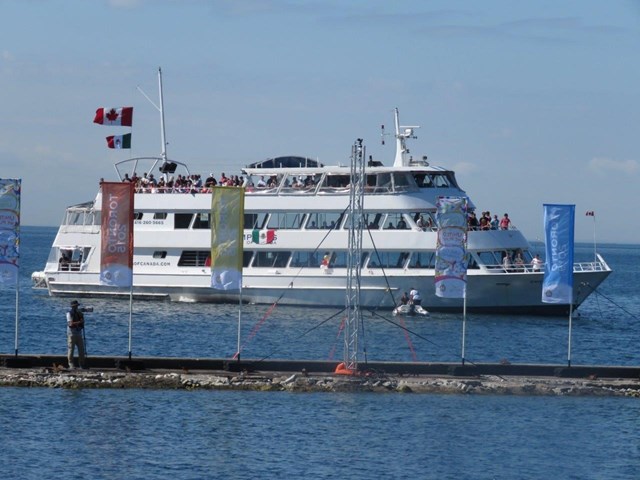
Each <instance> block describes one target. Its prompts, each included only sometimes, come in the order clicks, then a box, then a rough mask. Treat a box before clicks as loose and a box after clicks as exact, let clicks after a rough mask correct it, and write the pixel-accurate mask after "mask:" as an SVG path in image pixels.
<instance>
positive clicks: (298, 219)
mask: <svg viewBox="0 0 640 480" xmlns="http://www.w3.org/2000/svg"><path fill="white" fill-rule="evenodd" d="M303 220H304V214H302V213H272V214H271V216H270V217H269V223H268V224H267V228H270V229H278V228H280V229H289V230H291V229H298V228H300V227H301V226H302V221H303Z"/></svg>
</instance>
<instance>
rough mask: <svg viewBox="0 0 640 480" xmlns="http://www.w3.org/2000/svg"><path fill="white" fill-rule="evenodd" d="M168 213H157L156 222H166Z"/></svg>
mask: <svg viewBox="0 0 640 480" xmlns="http://www.w3.org/2000/svg"><path fill="white" fill-rule="evenodd" d="M166 218H167V212H156V213H154V214H153V219H154V220H166Z"/></svg>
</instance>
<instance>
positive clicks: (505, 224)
mask: <svg viewBox="0 0 640 480" xmlns="http://www.w3.org/2000/svg"><path fill="white" fill-rule="evenodd" d="M510 226H511V219H510V218H509V214H508V213H505V214H504V217H502V220H500V230H509V227H510Z"/></svg>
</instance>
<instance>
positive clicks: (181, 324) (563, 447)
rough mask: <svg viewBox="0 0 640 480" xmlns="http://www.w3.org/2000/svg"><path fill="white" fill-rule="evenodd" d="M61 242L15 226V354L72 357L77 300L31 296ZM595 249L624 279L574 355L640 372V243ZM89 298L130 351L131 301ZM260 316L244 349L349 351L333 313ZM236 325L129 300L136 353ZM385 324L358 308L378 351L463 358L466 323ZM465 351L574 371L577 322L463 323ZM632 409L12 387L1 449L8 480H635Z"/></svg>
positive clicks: (595, 309)
mask: <svg viewBox="0 0 640 480" xmlns="http://www.w3.org/2000/svg"><path fill="white" fill-rule="evenodd" d="M54 235H55V229H51V228H28V227H27V228H23V231H22V243H21V246H22V258H21V276H22V278H21V290H20V330H19V331H20V334H19V351H20V352H21V353H58V354H62V353H64V352H65V320H64V313H65V311H66V309H67V305H68V299H54V298H49V297H48V296H46V295H42V294H40V293H37V292H33V291H32V290H31V289H30V283H31V282H30V275H31V272H32V271H34V270H41V269H42V267H43V265H44V262H45V260H46V257H47V255H48V251H49V246H50V244H51V241H52V239H53V236H54ZM598 250H599V251H600V252H601V253H603V254H604V256H605V259H606V260H607V261H608V262H609V263H610V265H611V266H612V267H613V268H614V270H615V272H614V273H613V274H612V275H611V276H610V277H609V279H608V280H607V281H606V282H605V284H604V285H602V286H601V287H600V289H599V294H598V295H594V296H592V297H591V298H590V299H589V300H588V301H587V303H585V304H584V305H583V306H582V307H581V309H580V314H581V316H580V318H578V319H575V320H574V322H573V335H572V364H575V365H578V364H610V365H638V364H640V351H639V349H638V345H639V344H640V323H639V322H638V318H639V317H640V291H639V288H638V287H639V285H640V278H639V277H638V271H639V267H640V246H616V245H603V246H600V247H599V248H598ZM577 257H578V258H577V259H578V260H580V259H585V260H588V259H590V258H592V257H593V249H592V247H591V246H587V245H585V246H582V247H580V248H579V249H578V252H577ZM0 298H1V300H2V307H1V308H2V312H3V314H2V317H1V318H2V321H1V323H0V351H2V352H3V353H12V352H13V350H14V319H15V309H14V306H15V293H14V292H13V291H12V290H7V289H3V290H0ZM86 304H90V305H93V306H94V307H95V312H94V313H92V314H89V316H88V318H87V343H88V351H89V354H90V355H92V354H93V355H126V354H127V352H128V302H127V301H103V300H90V301H89V300H87V301H86ZM266 312H267V307H265V306H247V307H245V308H244V309H243V313H242V322H243V329H242V332H243V338H244V339H245V340H246V343H245V346H244V353H243V356H244V358H249V357H252V358H253V357H256V358H261V357H264V356H271V357H272V358H306V359H318V360H324V359H330V358H336V359H337V358H339V357H340V356H341V348H342V343H341V340H339V339H338V338H337V337H338V330H339V322H340V320H339V317H335V318H333V319H331V320H329V321H326V323H324V324H322V325H320V324H321V323H322V322H323V321H325V320H326V319H327V318H329V317H330V316H332V315H334V314H335V313H337V312H336V311H334V310H326V309H325V310H323V309H317V310H309V309H305V310H300V309H297V308H276V309H275V311H274V312H273V313H272V314H271V315H270V316H268V317H267V318H265V314H266ZM237 319H238V314H237V308H236V307H234V306H216V305H196V304H171V303H164V302H138V301H136V302H135V303H134V314H133V348H132V350H133V354H134V356H135V355H140V356H143V355H145V356H146V355H162V356H195V357H220V356H229V355H231V354H233V352H234V351H235V344H236V328H237ZM263 319H264V321H263ZM390 320H393V321H398V320H397V319H394V318H393V317H391V316H390V315H388V314H384V315H383V316H382V317H378V316H370V315H365V328H366V331H365V340H364V343H365V345H366V351H367V358H368V359H370V360H394V361H410V360H414V358H415V359H417V360H419V361H457V360H459V359H460V345H461V337H460V335H461V320H460V318H459V316H456V315H445V314H440V315H439V314H435V315H432V318H431V319H429V320H424V319H409V320H407V324H406V326H407V328H409V329H410V330H411V331H412V332H415V333H416V334H417V335H412V336H410V340H411V344H409V343H408V342H407V340H406V336H405V334H404V332H403V331H402V330H400V329H399V328H397V327H396V326H394V325H393V324H392V323H390V322H389V321H390ZM319 325H320V326H319ZM257 326H259V327H260V328H258V329H257V332H256V328H257ZM252 332H253V333H255V335H253V336H252ZM307 332H308V333H307ZM250 336H252V338H251V339H250V340H247V339H248V338H249V337H250ZM412 350H413V351H414V352H415V357H414V354H413V353H412ZM333 352H335V353H333ZM332 355H333V357H332ZM465 357H466V359H467V360H469V361H474V362H495V361H499V360H501V359H508V360H509V361H511V362H518V363H520V362H522V363H525V362H540V363H559V364H565V363H566V361H567V319H566V318H540V317H527V316H520V317H516V316H488V315H487V316H483V315H470V316H469V317H468V325H467V339H466V355H465ZM639 418H640V402H638V400H637V399H628V398H595V397H590V398H536V397H507V396H487V397H478V396H443V395H399V394H388V395H386V394H290V393H274V392H270V393H265V392H183V391H145V390H126V391H104V390H81V391H63V390H53V389H52V390H49V389H16V388H2V389H0V420H1V421H2V425H3V426H2V429H0V441H1V445H3V448H2V449H1V450H0V451H1V453H0V458H1V459H2V460H4V461H3V462H2V465H3V466H2V471H3V475H2V476H3V478H34V479H35V478H59V477H63V476H64V477H70V478H83V479H86V478H127V479H134V478H173V479H176V478H178V479H183V478H184V479H190V478H193V479H200V478H275V477H280V478H356V479H357V478H367V479H370V478H382V477H386V478H437V479H443V478H456V479H458V478H479V479H484V478H487V479H492V478H576V479H583V478H594V479H596V478H597V479H601V478H603V479H604V478H606V479H611V478H637V474H638V471H639V468H640V434H639V433H638V425H639V423H638V422H639Z"/></svg>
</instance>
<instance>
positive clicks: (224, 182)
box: [122, 172, 244, 193]
mask: <svg viewBox="0 0 640 480" xmlns="http://www.w3.org/2000/svg"><path fill="white" fill-rule="evenodd" d="M122 181H123V182H131V183H133V184H135V191H136V193H211V188H212V187H215V186H221V187H241V186H242V184H243V183H244V178H243V177H242V176H238V175H232V176H228V177H227V176H226V175H225V174H224V172H223V173H222V175H220V179H219V180H216V178H215V176H214V175H213V173H211V174H209V176H208V177H207V178H206V179H205V180H204V181H203V180H202V176H201V175H199V174H194V175H178V177H177V178H174V177H173V176H169V175H167V174H163V175H162V176H161V177H160V178H159V179H156V178H155V177H154V176H153V173H150V174H147V173H146V172H145V173H144V174H143V175H142V176H141V177H139V176H138V175H137V173H135V172H134V173H133V175H132V176H131V177H129V174H128V173H125V175H124V178H123V179H122Z"/></svg>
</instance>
